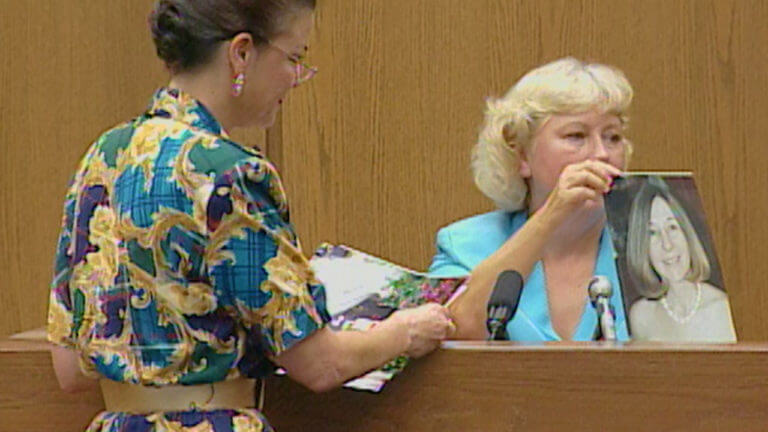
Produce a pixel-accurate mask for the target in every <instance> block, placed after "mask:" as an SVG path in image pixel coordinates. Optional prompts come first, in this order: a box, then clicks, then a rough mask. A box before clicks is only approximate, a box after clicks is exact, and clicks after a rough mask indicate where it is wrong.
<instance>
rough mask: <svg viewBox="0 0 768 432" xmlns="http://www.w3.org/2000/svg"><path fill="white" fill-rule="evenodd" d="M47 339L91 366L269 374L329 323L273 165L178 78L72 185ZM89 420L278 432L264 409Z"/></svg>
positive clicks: (211, 378) (110, 372) (127, 375)
mask: <svg viewBox="0 0 768 432" xmlns="http://www.w3.org/2000/svg"><path fill="white" fill-rule="evenodd" d="M63 213H64V215H63V220H62V227H61V234H60V236H59V242H58V248H57V253H56V260H55V277H54V280H53V282H52V284H51V296H50V306H49V313H48V338H49V339H50V341H51V342H53V343H55V344H58V345H63V346H67V347H70V348H74V349H76V350H77V351H78V352H79V353H80V354H81V358H80V363H81V367H82V369H83V370H84V372H85V373H86V374H87V375H91V376H93V377H95V378H102V379H111V380H115V381H120V382H126V383H134V384H142V385H151V386H163V385H171V384H182V385H190V384H202V383H211V382H217V381H222V380H227V379H236V378H239V377H249V378H258V377H262V376H265V375H267V374H269V373H271V372H272V371H273V369H274V366H273V364H272V363H271V361H270V358H272V357H274V356H275V355H277V354H279V353H281V352H282V351H284V350H286V349H288V348H290V347H291V346H293V345H294V344H295V343H296V342H298V341H300V340H302V339H304V338H306V337H307V336H308V335H310V334H311V333H313V332H314V331H316V330H318V329H319V328H321V327H323V326H324V325H325V323H327V322H328V321H329V317H328V313H327V311H326V308H325V291H324V288H323V286H322V285H321V284H320V283H319V282H318V281H317V280H316V279H315V277H314V275H313V273H312V271H311V269H310V267H309V264H308V261H307V259H306V258H305V256H304V255H303V254H302V252H301V249H300V245H299V242H298V239H297V237H296V235H295V233H294V230H293V227H292V226H291V224H290V222H289V214H288V204H287V200H286V196H285V191H284V189H283V186H282V183H281V181H280V177H279V176H278V173H277V171H276V170H275V167H274V166H273V165H272V164H271V163H270V162H269V161H268V160H267V159H266V158H265V157H264V156H263V155H262V154H261V152H260V151H259V150H257V149H252V148H247V147H243V146H241V145H239V144H237V143H235V142H233V141H232V140H231V139H230V138H229V137H228V135H227V133H226V132H225V131H224V130H223V129H222V127H221V126H220V124H219V123H218V122H217V121H216V119H215V118H214V117H213V116H212V115H211V113H210V112H209V111H208V110H207V109H206V108H205V107H204V106H203V105H202V104H200V103H199V102H197V101H196V100H195V99H193V98H192V97H190V96H189V95H187V94H184V93H183V92H181V91H179V90H176V89H168V88H163V89H160V90H158V91H157V93H156V94H155V95H154V97H153V99H152V103H151V105H150V107H149V109H148V110H147V112H146V113H144V114H143V115H141V116H139V117H137V118H135V119H133V120H131V121H128V122H126V123H124V124H121V125H119V126H117V127H115V128H113V129H111V130H109V131H107V132H106V133H104V134H103V135H102V136H101V137H100V138H99V139H98V140H97V141H96V142H95V143H94V144H93V145H91V147H90V148H89V149H88V151H87V152H86V154H85V156H84V157H83V159H82V161H81V162H80V164H79V167H78V168H77V171H76V173H75V176H74V178H73V180H72V183H71V185H70V187H69V189H68V192H67V195H66V199H65V203H64V212H63ZM89 430H91V431H117V430H131V431H144V430H146V431H150V430H156V431H163V430H174V431H176V430H178V431H184V430H190V431H191V430H194V431H209V430H210V431H217V432H220V431H262V430H264V431H268V430H271V428H270V427H269V425H268V424H267V423H266V421H265V420H264V418H263V417H262V416H261V414H260V413H259V412H258V411H256V410H253V409H233V410H211V411H205V410H200V409H196V410H191V411H189V412H158V413H151V414H147V415H129V414H126V413H110V412H104V413H101V414H100V415H98V416H97V417H96V419H94V421H93V422H92V423H91V426H90V428H89Z"/></svg>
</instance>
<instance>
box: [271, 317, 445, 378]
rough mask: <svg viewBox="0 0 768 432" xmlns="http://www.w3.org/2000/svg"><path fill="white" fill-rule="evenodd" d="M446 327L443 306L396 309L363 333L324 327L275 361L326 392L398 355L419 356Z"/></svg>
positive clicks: (437, 341) (442, 336)
mask: <svg viewBox="0 0 768 432" xmlns="http://www.w3.org/2000/svg"><path fill="white" fill-rule="evenodd" d="M451 330H452V323H451V321H450V319H449V318H448V313H447V310H446V309H445V308H443V307H442V306H439V305H436V304H429V305H425V306H421V307H418V308H414V309H410V310H403V311H398V312H395V313H394V314H393V315H392V316H391V317H390V318H388V319H386V320H384V321H383V322H381V323H379V324H378V325H376V326H375V327H373V328H372V329H370V330H368V331H364V332H361V331H338V332H335V331H333V330H331V329H330V328H328V327H326V328H323V329H322V330H319V331H318V332H316V333H314V334H312V335H311V336H309V337H308V338H307V339H305V340H303V341H301V342H299V343H298V344H296V345H295V346H293V347H291V348H290V349H288V350H287V351H285V352H283V353H281V354H280V355H278V356H277V357H276V358H275V361H276V363H277V364H278V365H280V366H281V367H283V368H285V370H286V371H288V375H289V376H290V377H291V378H293V379H294V380H296V381H298V382H299V383H301V384H303V385H305V386H307V387H308V388H310V389H311V390H313V391H316V392H321V391H327V390H330V389H333V388H335V387H338V386H340V385H341V384H343V383H344V382H345V381H347V380H349V379H350V378H354V377H357V376H359V375H362V374H363V373H365V372H367V371H369V370H371V369H374V368H376V367H379V366H381V365H383V364H384V363H386V362H387V361H389V360H391V359H393V358H395V357H397V356H398V355H400V354H407V355H409V356H412V357H421V356H423V355H425V354H427V353H428V352H430V351H432V350H434V349H435V348H437V347H438V346H439V344H440V341H441V340H443V339H445V338H446V337H447V336H448V335H449V332H450V331H451Z"/></svg>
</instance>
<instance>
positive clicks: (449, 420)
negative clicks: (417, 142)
mask: <svg viewBox="0 0 768 432" xmlns="http://www.w3.org/2000/svg"><path fill="white" fill-rule="evenodd" d="M766 364H768V344H765V343H739V344H737V345H732V346H730V345H724V346H718V345H658V344H656V345H654V344H630V345H626V346H613V345H601V344H594V343H570V344H569V343H553V344H548V345H515V344H509V343H485V342H476V343H467V342H451V343H447V344H446V345H445V347H444V348H442V349H440V350H438V351H436V352H435V353H433V354H431V355H429V356H427V357H426V358H424V359H421V360H419V361H415V362H413V363H412V364H410V365H409V366H408V367H407V368H406V370H405V372H404V373H403V374H401V375H399V376H398V377H397V378H395V380H394V381H392V382H391V383H389V384H388V385H387V386H386V387H385V388H384V391H383V392H382V393H380V394H370V393H364V392H356V391H352V390H334V391H331V392H329V393H324V394H314V393H311V392H309V391H308V390H306V389H304V388H301V387H300V386H298V385H297V384H295V383H294V382H292V381H290V379H288V378H285V377H282V378H272V379H270V380H269V381H268V384H267V392H266V405H265V415H266V416H267V418H268V419H269V420H270V422H271V423H272V425H273V426H275V428H276V429H277V430H278V431H301V430H305V431H313V432H322V431H334V432H345V431H355V432H358V431H369V432H377V431H397V432H409V431H418V432H428V431H446V432H450V431H467V430H487V431H518V430H525V431H560V430H568V431H590V432H591V431H596V430H598V431H602V430H622V431H648V430H661V431H676V430H685V431H689V430H695V431H718V430H719V431H722V430H738V431H762V430H765V429H764V427H765V425H766V424H768V369H766ZM0 370H3V371H4V373H2V374H0V388H2V389H4V391H2V392H0V431H6V430H7V431H11V430H13V431H16V430H34V431H60V432H68V431H79V430H82V429H83V427H84V426H85V425H86V424H87V423H88V422H89V420H90V418H91V417H92V416H93V415H94V414H95V413H96V412H98V411H99V410H100V409H101V407H102V404H101V399H100V394H99V393H98V391H93V392H86V393H79V394H74V395H67V394H65V393H63V392H61V391H59V390H58V387H57V385H56V381H55V377H54V375H53V370H52V368H51V363H50V353H49V352H48V347H47V345H46V344H44V343H41V342H38V341H18V340H15V341H7V340H6V341H0ZM41 412H44V413H45V414H44V415H41Z"/></svg>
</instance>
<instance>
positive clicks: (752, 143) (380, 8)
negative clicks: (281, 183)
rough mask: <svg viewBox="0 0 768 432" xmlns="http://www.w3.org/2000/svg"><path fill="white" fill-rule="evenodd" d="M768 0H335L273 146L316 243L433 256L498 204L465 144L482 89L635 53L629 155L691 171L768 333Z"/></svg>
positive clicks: (762, 331) (740, 307) (755, 324)
mask: <svg viewBox="0 0 768 432" xmlns="http://www.w3.org/2000/svg"><path fill="white" fill-rule="evenodd" d="M766 22H768V3H766V2H762V1H758V0H754V1H748V0H676V1H666V0H647V1H642V2H641V1H630V0H619V1H610V0H578V1H569V0H522V1H514V2H512V1H505V0H476V1H473V2H466V1H462V0H440V1H438V0H421V1H412V0H371V1H353V2H331V1H328V2H321V3H320V6H319V10H318V14H317V29H316V33H315V35H314V40H313V44H312V46H311V49H310V56H309V57H310V61H311V62H314V63H316V64H317V65H318V66H319V67H320V73H319V74H318V76H317V77H316V78H315V79H314V80H313V81H312V82H310V83H308V84H306V85H305V86H303V87H300V88H298V89H296V90H295V91H294V93H293V94H292V95H291V98H290V99H289V101H288V103H287V104H286V107H285V110H284V112H283V117H282V128H281V130H280V137H281V139H280V140H278V141H276V142H278V143H279V145H280V146H281V148H280V149H279V150H278V149H277V148H275V147H273V149H272V150H273V155H274V156H273V157H275V158H276V159H277V162H278V165H280V167H281V169H282V172H283V174H284V177H285V182H286V183H287V187H288V190H289V193H290V196H291V199H292V206H293V217H294V222H295V223H296V225H297V228H298V231H299V234H300V235H301V236H302V238H303V240H304V247H305V250H307V252H311V250H312V249H313V248H314V247H315V246H316V245H317V244H318V243H319V242H320V241H331V242H340V243H346V244H349V245H351V246H354V247H358V248H361V249H363V250H366V251H369V252H372V253H375V254H377V255H381V256H383V257H386V258H388V259H391V260H393V261H396V262H399V263H402V264H405V265H408V266H411V267H414V268H417V269H424V268H426V267H427V266H428V264H429V261H430V258H431V256H432V254H433V253H434V249H433V239H434V234H435V232H436V230H437V229H438V228H439V227H440V226H443V225H445V224H447V223H449V222H451V221H453V220H456V219H459V218H462V217H465V216H468V215H471V214H475V213H480V212H483V211H487V210H489V209H491V208H492V204H490V203H489V202H488V201H487V200H486V199H485V198H484V197H482V195H480V194H479V193H478V192H477V191H476V190H475V188H474V186H473V184H472V182H471V179H470V173H469V168H468V165H469V164H468V162H469V151H470V149H471V147H472V145H473V142H474V139H475V137H476V134H477V131H478V128H479V126H480V123H481V121H482V109H483V101H484V98H485V97H487V96H491V95H500V94H502V93H503V92H505V91H506V89H507V88H508V87H509V86H510V85H511V84H513V83H514V82H515V81H516V80H517V79H518V78H519V77H520V76H521V75H522V74H523V73H525V72H526V71H527V70H529V69H531V68H532V67H535V66H537V65H539V64H542V63H544V62H546V61H551V60H554V59H556V58H560V57H563V56H565V55H573V56H575V57H577V58H581V59H588V60H593V61H599V62H604V63H609V64H613V65H616V66H618V67H619V68H621V69H623V70H624V71H625V72H626V74H627V76H628V77H629V79H630V81H631V82H632V83H633V85H634V87H635V91H636V98H635V103H634V106H633V110H632V124H631V128H630V132H629V134H630V137H631V139H632V140H633V141H634V143H635V150H636V151H635V157H634V160H633V163H632V168H634V169H641V170H692V171H694V172H695V173H696V177H697V179H698V183H699V187H700V191H701V195H702V197H703V201H704V204H705V210H706V213H707V216H708V218H709V221H710V224H711V227H712V229H713V235H714V238H715V243H716V245H717V246H718V250H719V255H720V259H721V264H722V267H723V268H724V273H725V279H726V286H727V289H728V290H729V293H730V294H731V296H732V302H731V304H732V306H733V308H734V315H735V321H736V327H737V331H738V334H739V337H740V338H741V339H742V340H765V339H768V318H766V317H765V314H763V313H762V312H763V310H765V309H766V308H767V307H768V294H765V287H766V286H768V266H765V265H763V262H764V261H765V260H766V259H768V253H766V252H765V251H764V250H763V248H762V246H763V245H765V244H768V228H767V227H766V224H765V223H763V222H762V217H763V216H764V215H766V214H768V175H766V174H765V168H764V167H765V166H767V165H766V164H767V163H768V150H766V146H765V143H764V140H765V137H766V136H768V122H765V119H766V118H767V117H768V96H766V95H767V94H768V73H766V71H767V70H768V64H766V63H768V55H767V54H768V53H767V52H766V51H767V50H768V26H766V25H765V23H766Z"/></svg>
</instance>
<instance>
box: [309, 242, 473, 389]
mask: <svg viewBox="0 0 768 432" xmlns="http://www.w3.org/2000/svg"><path fill="white" fill-rule="evenodd" d="M310 263H311V265H312V269H313V270H314V272H315V275H316V277H317V279H319V280H320V281H321V282H322V283H323V284H324V285H325V291H326V304H327V308H328V313H329V314H330V315H331V317H332V320H331V327H332V328H334V329H336V330H367V329H369V328H370V327H371V326H373V325H375V324H376V323H377V322H378V321H381V320H383V319H385V318H386V317H388V316H389V315H390V314H392V313H393V312H394V311H396V310H398V309H405V308H411V307H415V306H419V305H421V304H424V303H429V302H432V303H440V304H446V303H447V302H448V301H449V299H451V298H455V297H457V296H458V295H459V294H460V292H462V289H466V288H465V287H466V285H464V284H463V282H464V281H465V278H432V277H429V276H428V275H426V274H424V273H420V272H417V271H414V270H411V269H408V268H405V267H401V266H398V265H396V264H393V263H391V262H388V261H385V260H382V259H380V258H377V257H374V256H372V255H368V254H366V253H364V252H360V251H358V250H355V249H352V248H349V247H347V246H340V245H338V246H337V245H330V244H323V245H321V246H320V247H319V248H318V249H317V250H316V251H315V254H314V256H313V257H312V259H311V260H310ZM462 287H464V288H462ZM407 361H408V359H407V357H405V356H400V357H398V358H396V359H394V360H392V361H391V362H389V363H388V364H386V365H385V366H383V367H381V368H379V369H377V370H375V371H372V372H369V373H368V374H366V375H363V376H362V377H360V378H357V379H355V380H352V381H350V382H348V383H347V384H345V387H349V388H354V389H358V390H368V391H373V392H378V391H380V390H381V388H382V387H383V386H384V384H385V383H386V382H387V381H388V380H390V379H391V378H392V377H393V376H394V375H396V374H397V373H398V372H400V371H401V370H402V369H403V368H404V367H405V365H406V364H407Z"/></svg>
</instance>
